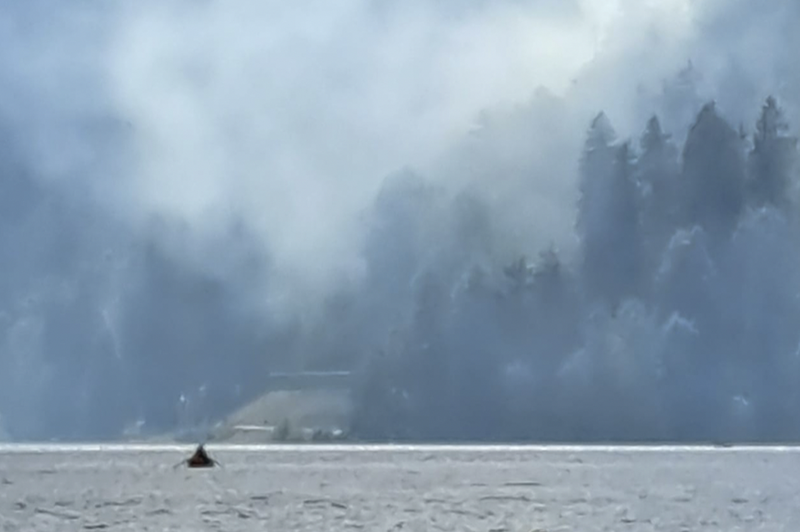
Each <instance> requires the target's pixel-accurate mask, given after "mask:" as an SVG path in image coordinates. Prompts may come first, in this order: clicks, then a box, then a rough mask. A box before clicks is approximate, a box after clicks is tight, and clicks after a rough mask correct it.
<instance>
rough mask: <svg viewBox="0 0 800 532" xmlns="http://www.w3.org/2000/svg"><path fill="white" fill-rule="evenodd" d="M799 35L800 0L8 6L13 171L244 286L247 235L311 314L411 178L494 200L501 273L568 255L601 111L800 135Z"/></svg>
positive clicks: (280, 298)
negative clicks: (761, 119)
mask: <svg viewBox="0 0 800 532" xmlns="http://www.w3.org/2000/svg"><path fill="white" fill-rule="evenodd" d="M798 20H800V7H798V5H797V3H796V2H793V1H792V0H785V1H781V0H771V1H767V2H762V3H755V2H750V1H747V0H711V1H708V2H702V3H701V2H691V1H690V0H661V1H657V0H649V1H641V0H638V1H637V0H615V1H608V0H569V1H556V0H498V1H494V2H489V1H484V0H464V1H461V2H456V1H454V2H434V1H429V0H412V1H408V2H400V3H396V2H387V1H383V0H336V1H322V0H301V1H298V2H278V1H256V0H234V1H223V0H201V1H189V0H173V1H170V2H157V1H155V0H143V1H141V2H135V3H123V2H108V3H103V4H102V5H101V4H98V3H96V2H90V1H79V2H76V3H73V4H71V5H70V6H68V7H67V6H66V5H63V4H62V3H59V2H55V1H52V0H34V1H31V2H26V3H7V4H6V5H3V6H1V7H0V83H2V86H3V90H2V91H0V143H2V146H0V155H2V157H3V161H2V162H0V164H10V163H8V161H11V160H14V161H17V162H19V164H22V165H24V166H25V168H26V169H27V171H29V173H30V174H31V175H32V176H33V179H34V180H35V181H36V182H37V183H40V184H41V186H42V187H43V188H45V189H48V187H58V188H59V189H60V190H66V193H67V194H68V195H71V196H74V197H77V198H80V200H81V201H83V200H84V199H87V198H88V200H89V201H90V202H91V203H93V204H95V205H99V206H100V208H101V209H103V210H104V211H106V212H107V213H109V215H110V217H111V219H114V220H115V222H117V223H119V224H120V227H125V228H127V229H126V230H128V231H129V232H127V233H124V234H126V235H128V236H126V237H125V238H134V239H135V237H133V236H130V235H136V236H141V235H149V234H151V233H150V231H153V229H152V227H153V226H152V225H151V224H152V219H153V218H154V217H156V218H161V219H166V220H179V221H180V223H182V224H183V227H184V232H183V233H180V235H178V236H175V235H173V236H171V237H169V238H166V237H164V235H161V234H157V236H158V238H161V239H163V240H164V242H162V244H163V246H164V247H165V249H166V250H167V252H171V253H172V254H173V255H174V256H175V257H177V258H178V259H180V260H182V261H188V262H190V263H191V264H192V267H193V268H199V269H201V270H203V271H209V272H214V273H215V275H221V276H223V277H225V276H228V277H229V279H228V281H230V282H232V283H233V284H237V283H238V284H240V285H244V286H240V289H242V290H240V292H239V293H244V292H248V289H249V288H251V287H249V286H247V282H249V281H243V280H242V279H240V278H239V276H238V274H236V273H231V272H234V271H238V270H235V268H234V267H233V266H231V265H230V264H229V262H235V261H234V259H233V258H232V257H231V255H232V253H230V252H228V251H229V250H226V248H225V246H224V245H221V244H219V243H220V242H224V241H225V239H226V238H227V237H228V234H229V233H228V231H229V229H230V225H231V223H234V222H235V223H241V224H242V225H243V226H245V227H246V228H247V230H248V231H250V232H251V233H252V234H254V235H255V241H256V242H257V245H258V247H259V248H260V249H259V252H260V254H263V255H264V256H267V257H269V260H268V264H269V268H270V282H269V283H267V284H268V288H267V289H264V290H263V294H262V293H260V290H261V289H262V287H261V285H259V286H257V287H252V290H249V291H250V292H253V291H257V292H259V293H258V294H257V295H255V296H254V294H253V293H249V294H247V297H249V298H253V297H255V298H256V299H263V300H264V301H265V302H266V303H268V304H271V305H272V307H271V308H272V309H273V310H274V311H276V312H277V313H278V314H280V315H284V316H293V315H295V314H296V313H297V312H298V311H302V312H308V311H309V309H315V308H317V307H318V306H319V304H320V303H321V302H322V301H323V300H324V299H325V298H326V297H327V296H329V295H330V294H332V293H335V292H336V291H337V289H338V288H339V287H340V286H341V285H342V283H343V282H358V281H360V280H361V279H362V277H363V274H364V271H365V263H364V256H363V253H362V249H363V248H364V245H365V242H364V236H365V232H366V230H367V229H368V227H366V226H365V225H364V224H363V221H364V213H365V211H367V210H368V209H370V208H371V206H372V205H373V202H374V201H375V198H376V194H377V193H378V191H379V189H380V187H381V185H382V183H383V180H384V178H385V177H386V176H387V175H388V174H392V173H393V172H396V171H398V170H400V169H401V168H404V167H410V168H412V169H413V170H415V171H417V172H419V173H420V174H422V175H423V176H424V177H425V179H426V180H427V181H428V182H430V183H433V184H435V185H440V186H442V187H443V188H444V189H446V190H448V191H449V192H450V193H458V192H460V191H461V190H462V189H465V188H466V189H471V190H472V191H473V192H476V195H477V197H478V198H480V200H481V201H483V202H484V203H485V204H486V205H488V207H489V211H490V213H491V216H492V219H493V222H494V224H495V227H494V229H493V231H494V232H493V233H492V238H493V239H494V242H493V245H494V250H495V253H496V254H497V256H496V257H495V258H496V259H497V260H498V261H500V262H504V261H506V260H507V259H508V258H509V257H510V256H511V255H513V254H517V253H527V254H534V253H537V252H538V250H540V249H542V248H543V247H545V246H546V245H548V243H549V242H554V243H555V244H556V246H557V247H559V248H560V249H561V250H562V251H564V252H565V254H566V255H567V256H569V253H570V251H571V250H572V249H573V247H574V244H575V241H574V232H573V226H574V221H575V212H576V201H577V181H576V177H577V164H578V158H579V155H580V149H581V147H582V142H583V140H584V134H585V130H586V127H587V126H588V124H589V122H590V120H591V119H592V117H593V116H595V115H596V114H597V112H598V111H600V110H604V111H605V112H606V114H607V115H608V116H609V117H610V120H611V122H612V123H613V124H614V127H615V128H616V131H617V134H618V135H619V136H620V137H622V138H626V137H629V136H633V135H638V134H639V133H640V131H641V129H642V127H643V124H644V123H645V122H646V120H647V118H648V117H649V116H650V115H651V114H652V113H653V112H658V113H659V114H660V115H661V118H662V123H663V124H664V126H665V129H667V131H668V132H669V133H672V134H673V135H674V137H675V138H677V139H678V140H682V139H683V138H684V136H685V133H686V128H687V127H688V126H689V124H690V123H691V121H692V120H693V119H694V116H695V115H696V113H697V111H698V110H699V109H700V106H701V105H702V104H703V103H705V102H706V101H707V100H709V99H715V100H716V101H717V102H718V105H719V107H720V108H721V110H722V112H723V113H724V114H725V116H726V117H728V118H730V119H731V120H732V121H733V122H734V124H735V125H738V124H739V123H740V122H741V123H742V124H745V125H747V126H748V127H749V125H750V124H753V123H754V122H755V118H756V115H757V113H758V111H759V109H760V105H761V102H762V101H763V99H764V97H765V96H767V95H768V94H774V95H775V96H776V97H778V98H779V100H780V101H781V104H782V106H783V108H784V110H785V111H786V113H787V116H788V118H789V120H790V122H792V123H800V101H798V98H797V94H800V69H797V67H796V58H795V57H794V52H793V51H794V50H796V49H798V48H800V37H797V34H796V32H795V31H794V28H795V27H796V23H797V22H798ZM690 64H691V68H688V69H687V66H688V65H690ZM682 71H683V74H681V72H682ZM681 75H683V76H686V77H687V79H688V78H691V79H692V81H693V82H692V83H691V84H686V85H681V84H680V83H675V80H676V78H679V77H680V76H681ZM684 89H685V91H687V92H686V93H680V94H677V95H676V91H678V92H680V91H681V90H684ZM689 93H691V94H689ZM687 102H689V103H687ZM15 164H16V163H15ZM0 168H1V167H0ZM78 210H80V209H78ZM119 230H120V231H121V232H124V231H123V230H122V229H119ZM432 234H435V233H433V232H432ZM176 242H177V243H176ZM87 260H88V259H87ZM20 268H22V267H20ZM131 268H133V266H131ZM220 272H222V273H220ZM233 306H235V305H233Z"/></svg>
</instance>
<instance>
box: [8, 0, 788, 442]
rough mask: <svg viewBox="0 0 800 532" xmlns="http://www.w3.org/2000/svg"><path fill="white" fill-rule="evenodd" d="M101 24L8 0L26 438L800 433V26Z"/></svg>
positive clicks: (545, 11) (148, 20)
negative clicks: (286, 408) (206, 422)
mask: <svg viewBox="0 0 800 532" xmlns="http://www.w3.org/2000/svg"><path fill="white" fill-rule="evenodd" d="M95 4H96V3H94V2H88V1H78V2H75V3H74V4H71V5H70V7H66V5H65V4H62V3H59V2H54V1H53V0H31V1H29V2H25V3H6V4H3V5H0V86H2V90H0V261H1V262H2V265H3V270H2V271H3V275H2V277H0V437H2V438H9V439H14V440H29V439H33V440H43V439H51V438H59V439H73V440H85V439H92V440H95V439H111V438H118V437H121V436H123V435H124V434H125V433H126V432H127V431H129V430H130V429H132V428H133V427H138V428H139V429H141V430H143V431H145V433H158V432H160V431H169V430H173V429H175V428H176V427H178V426H180V425H182V424H185V423H199V422H202V421H203V418H211V419H212V420H214V419H218V418H221V417H222V416H224V415H225V414H226V413H227V412H229V411H231V410H232V409H234V408H236V407H237V406H239V405H242V404H244V403H246V402H247V401H249V400H251V399H252V398H254V397H255V396H257V395H258V394H260V393H261V392H262V391H263V390H264V387H265V381H266V375H267V374H268V372H269V371H275V370H280V371H287V370H301V369H336V370H338V369H350V370H352V371H353V372H354V374H355V375H356V381H355V386H354V389H353V391H352V393H353V398H354V400H355V407H356V408H355V416H354V419H353V426H352V430H353V434H354V435H355V436H357V437H361V438H374V439H414V440H537V441H554V440H570V441H600V440H606V441H607V440H637V441H639V440H673V441H674V440H677V441H695V440H709V439H714V440H721V439H746V440H784V439H797V438H800V417H798V414H797V412H800V408H799V407H800V394H799V392H798V390H800V387H798V384H800V327H798V323H800V301H798V294H799V293H800V292H798V290H800V286H799V285H798V281H800V278H799V277H798V271H800V268H799V266H800V251H798V248H797V245H796V242H798V241H799V240H800V224H798V213H799V212H800V210H799V209H800V205H799V204H798V203H800V195H799V194H798V192H800V190H799V189H798V179H800V161H799V157H800V155H799V154H798V150H799V149H800V148H798V142H797V138H796V135H797V130H796V126H797V123H798V121H799V120H800V100H798V99H797V94H800V69H798V68H797V67H796V57H795V54H794V53H789V52H788V51H793V50H795V49H797V48H798V46H800V41H798V37H797V35H798V34H797V32H796V31H795V28H796V21H797V20H800V7H798V6H800V4H797V3H796V2H790V1H788V0H787V1H785V2H784V1H780V0H775V1H772V2H765V3H763V4H760V5H759V6H758V7H757V8H756V7H754V5H752V4H751V3H748V2H743V1H730V0H711V1H709V2H705V3H703V6H702V7H699V6H693V5H692V4H691V3H687V2H684V1H683V0H670V2H666V3H665V4H664V6H654V5H653V6H644V5H643V4H641V3H639V2H627V1H623V2H619V3H618V4H619V5H617V6H616V8H614V9H610V8H609V7H608V5H609V3H608V2H601V1H600V0H596V1H595V0H575V1H565V2H552V1H550V0H523V1H519V0H497V1H496V2H484V1H474V0H469V1H465V2H452V3H438V2H428V1H427V0H412V1H410V2H406V3H403V4H396V3H389V2H383V1H374V0H354V1H353V2H349V3H348V2H339V3H336V2H323V1H321V0H311V1H310V6H309V5H304V6H301V5H300V4H297V5H295V4H286V5H285V6H283V7H276V6H277V5H272V4H270V5H267V4H263V3H261V2H251V1H243V2H241V3H240V4H237V6H238V7H237V8H236V9H233V8H231V7H230V3H226V2H222V1H221V0H211V1H209V2H203V3H199V4H198V3H193V2H186V1H183V0H179V1H177V2H174V3H170V4H169V5H163V4H161V3H158V2H155V1H149V0H143V1H142V2H139V3H137V4H135V5H134V4H130V5H123V4H121V3H119V4H117V3H113V2H109V3H105V4H103V6H99V5H95ZM312 8H316V9H312ZM54 39H58V45H54V44H53V43H54V42H55V41H54ZM753 42H760V43H762V46H752V43H753ZM795 45H797V46H795ZM553 50H557V51H558V53H553ZM653 50H657V53H654V52H653ZM721 58H723V59H721ZM690 59H691V60H690ZM770 95H773V96H770Z"/></svg>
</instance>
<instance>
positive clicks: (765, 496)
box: [0, 445, 800, 532]
mask: <svg viewBox="0 0 800 532" xmlns="http://www.w3.org/2000/svg"><path fill="white" fill-rule="evenodd" d="M208 449H209V452H210V453H211V454H212V455H213V456H214V457H215V458H217V459H218V460H220V462H221V463H222V467H220V468H215V469H211V470H189V469H186V468H184V467H182V466H177V467H176V464H178V463H179V462H180V460H181V459H182V458H184V457H186V456H188V455H189V454H190V453H191V450H192V449H191V447H179V446H176V447H163V446H162V447H153V446H138V447H137V446H116V447H103V446H75V447H55V446H39V447H36V446H6V447H0V530H21V531H22V530H25V531H27V530H53V531H69V530H137V531H140V530H158V531H162V530H187V531H188V530H192V531H197V530H225V531H237V530H241V531H249V530H254V531H255V530H258V531H264V530H270V531H295V530H309V531H310V530H314V531H332V532H333V531H340V530H365V531H400V530H403V531H408V530H425V531H428V530H454V531H455V530H457V531H469V530H473V531H487V532H488V531H494V532H501V531H509V532H511V531H522V532H532V531H535V530H541V531H547V532H554V531H559V530H564V531H566V530H579V531H594V530H664V531H670V532H673V531H682V530H685V531H705V530H709V531H711V530H714V531H720V530H724V531H730V530H743V531H744V530H747V531H750V530H776V531H777V530H800V506H799V505H798V502H797V497H798V494H800V490H799V489H798V488H800V451H799V450H796V449H792V448H730V449H711V448H669V447H662V448H620V447H606V448H581V447H558V448H541V447H538V448H537V447H504V446H498V447H474V446H473V447H434V446H418V447H396V446H377V447H364V446H358V447H332V446H325V447H319V446H314V447H291V446H281V447H224V446H213V445H210V446H209V447H208Z"/></svg>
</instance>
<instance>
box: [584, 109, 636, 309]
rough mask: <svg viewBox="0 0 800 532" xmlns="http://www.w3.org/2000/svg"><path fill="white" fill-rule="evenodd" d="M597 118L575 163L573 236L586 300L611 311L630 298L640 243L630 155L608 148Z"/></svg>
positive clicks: (604, 124)
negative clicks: (576, 206) (610, 307)
mask: <svg viewBox="0 0 800 532" xmlns="http://www.w3.org/2000/svg"><path fill="white" fill-rule="evenodd" d="M613 140H614V132H613V129H612V128H611V126H610V124H609V122H608V120H607V119H606V118H605V115H603V114H602V113H601V114H600V115H598V117H597V118H596V119H595V120H594V121H593V122H592V125H591V127H590V129H589V133H588V135H587V140H586V145H585V149H584V156H583V159H582V161H581V168H580V170H581V179H580V192H581V197H580V203H579V211H578V227H577V229H578V235H579V237H580V239H581V250H582V257H581V258H582V263H581V277H582V280H583V283H584V286H585V288H586V291H587V293H588V295H589V296H590V297H591V298H593V299H599V300H602V301H605V302H607V303H609V304H612V305H616V304H617V303H618V302H619V301H620V299H621V298H623V297H625V296H628V295H632V294H635V293H636V292H637V291H638V289H639V282H640V276H641V249H640V246H641V239H640V229H639V219H638V218H639V217H638V207H637V191H636V184H635V183H634V176H633V166H632V163H633V155H632V153H631V150H630V146H629V144H628V143H624V144H622V145H621V146H615V145H613Z"/></svg>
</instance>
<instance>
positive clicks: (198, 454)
mask: <svg viewBox="0 0 800 532" xmlns="http://www.w3.org/2000/svg"><path fill="white" fill-rule="evenodd" d="M186 465H187V466H189V467H214V466H215V465H217V461H216V460H214V459H213V458H211V457H210V456H208V453H207V452H206V449H205V447H203V444H202V443H201V444H200V445H198V446H197V449H195V451H194V454H193V455H192V456H191V457H190V458H187V459H186Z"/></svg>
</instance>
